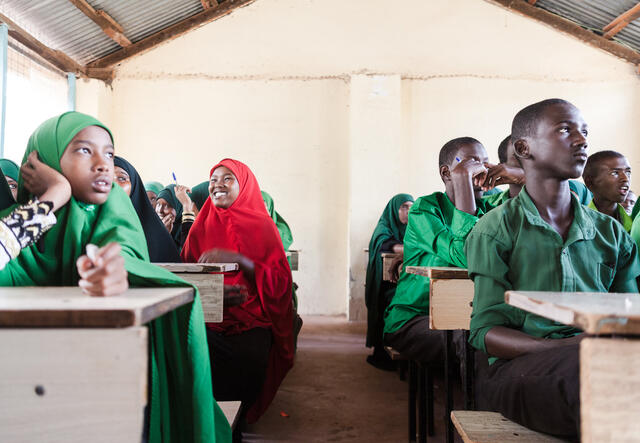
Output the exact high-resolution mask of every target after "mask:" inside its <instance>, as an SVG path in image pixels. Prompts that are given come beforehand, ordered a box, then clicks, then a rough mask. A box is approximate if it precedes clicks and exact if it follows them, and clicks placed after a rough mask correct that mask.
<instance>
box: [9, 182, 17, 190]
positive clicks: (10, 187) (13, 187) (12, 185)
mask: <svg viewBox="0 0 640 443" xmlns="http://www.w3.org/2000/svg"><path fill="white" fill-rule="evenodd" d="M9 189H18V186H17V185H16V184H14V183H11V184H10V185H9Z"/></svg>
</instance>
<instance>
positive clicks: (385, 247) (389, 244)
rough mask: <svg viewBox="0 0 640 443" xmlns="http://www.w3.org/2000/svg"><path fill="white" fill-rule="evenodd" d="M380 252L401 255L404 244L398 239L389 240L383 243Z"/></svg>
mask: <svg viewBox="0 0 640 443" xmlns="http://www.w3.org/2000/svg"><path fill="white" fill-rule="evenodd" d="M397 246H400V249H399V250H398V248H397ZM380 252H395V253H401V252H402V242H400V241H398V240H397V239H395V238H393V237H391V238H389V239H387V240H386V241H385V242H384V243H382V245H381V246H380Z"/></svg>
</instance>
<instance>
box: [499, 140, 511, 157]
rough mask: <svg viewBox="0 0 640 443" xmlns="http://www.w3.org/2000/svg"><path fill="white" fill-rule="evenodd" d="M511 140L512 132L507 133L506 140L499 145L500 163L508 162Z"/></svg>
mask: <svg viewBox="0 0 640 443" xmlns="http://www.w3.org/2000/svg"><path fill="white" fill-rule="evenodd" d="M510 141H511V134H509V135H507V136H506V137H505V138H504V140H502V141H501V142H500V145H498V160H500V163H506V162H507V160H509V154H508V153H507V148H509V142H510Z"/></svg>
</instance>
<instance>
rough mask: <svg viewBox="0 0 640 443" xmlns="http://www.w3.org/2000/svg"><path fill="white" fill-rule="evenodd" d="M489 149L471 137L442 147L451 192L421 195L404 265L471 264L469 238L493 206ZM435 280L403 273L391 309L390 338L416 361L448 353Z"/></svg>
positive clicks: (413, 215)
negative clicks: (434, 299) (434, 317)
mask: <svg viewBox="0 0 640 443" xmlns="http://www.w3.org/2000/svg"><path fill="white" fill-rule="evenodd" d="M487 161H488V158H487V152H486V151H485V149H484V146H482V144H481V143H480V142H479V141H478V140H476V139H474V138H471V137H461V138H456V139H454V140H451V141H449V142H447V143H446V144H445V145H444V146H443V147H442V149H441V150H440V156H439V169H440V177H441V178H442V181H443V182H444V185H445V192H435V193H433V194H431V195H428V196H424V197H420V198H418V200H416V202H415V204H414V205H413V206H412V207H411V210H410V211H409V223H408V225H407V230H406V233H405V236H404V266H405V267H406V266H458V267H466V266H467V260H466V257H465V255H464V251H463V248H464V242H465V240H466V238H467V235H468V234H469V232H470V231H471V228H473V226H474V225H475V224H476V222H477V221H478V218H479V217H480V216H482V215H483V214H484V213H485V212H486V211H487V210H488V209H489V208H490V207H489V206H488V204H487V203H486V202H485V201H484V199H482V198H481V197H482V192H483V190H482V188H481V186H480V185H481V184H482V183H483V182H484V180H485V176H486V173H487V170H486V168H485V166H484V164H485V163H486V162H487ZM428 280H429V279H427V278H425V277H423V276H420V275H414V274H408V273H406V272H402V273H401V275H400V278H399V279H398V286H397V288H396V294H395V296H394V297H393V300H392V301H391V303H390V304H389V307H388V308H387V310H386V313H385V326H384V341H385V343H387V344H388V345H390V346H392V347H393V348H394V349H396V350H397V351H399V352H401V353H402V354H405V355H406V356H407V357H409V358H410V359H415V360H420V361H427V362H429V361H436V360H441V359H442V357H443V352H444V350H443V331H435V330H430V329H429V281H428Z"/></svg>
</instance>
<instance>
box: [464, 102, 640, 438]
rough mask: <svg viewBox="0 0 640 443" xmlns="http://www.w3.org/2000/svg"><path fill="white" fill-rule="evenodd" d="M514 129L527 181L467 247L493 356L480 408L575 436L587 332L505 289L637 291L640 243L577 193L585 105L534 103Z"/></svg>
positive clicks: (481, 381) (483, 342) (477, 307)
mask: <svg viewBox="0 0 640 443" xmlns="http://www.w3.org/2000/svg"><path fill="white" fill-rule="evenodd" d="M511 134H512V140H513V141H514V147H515V152H516V155H517V156H518V158H519V159H520V161H521V163H522V167H523V169H524V172H525V176H526V182H527V184H526V186H525V187H524V188H523V189H522V191H521V192H520V193H519V194H518V196H517V197H515V198H512V199H510V200H509V201H507V202H506V203H504V204H503V205H501V206H499V207H497V208H496V209H494V210H492V211H491V212H490V213H489V214H487V215H486V216H484V217H483V218H482V219H480V221H479V222H478V223H477V224H476V225H475V227H474V228H473V231H472V232H471V234H470V235H469V237H468V238H467V243H466V246H465V252H466V256H467V262H468V269H469V275H470V277H471V278H472V279H473V281H474V283H475V297H474V300H473V313H472V315H471V336H470V342H471V344H472V345H473V346H474V347H475V348H477V349H479V350H481V351H484V352H486V353H487V354H488V355H489V356H490V357H491V358H490V363H491V365H490V366H489V367H488V369H487V370H486V371H485V372H486V374H478V378H477V386H478V390H479V393H478V397H479V398H478V402H479V404H478V407H479V409H490V410H493V411H498V412H500V413H502V414H503V415H504V416H505V417H507V418H509V419H511V420H513V421H516V422H518V423H520V424H523V425H525V426H528V427H530V428H532V429H535V430H538V431H542V432H547V433H550V434H556V435H562V436H575V435H577V434H578V433H579V422H580V417H579V406H580V395H579V391H580V390H579V382H580V377H579V372H578V371H579V361H578V343H579V341H580V340H581V338H582V335H581V331H580V330H579V329H576V328H574V327H571V326H566V325H563V324H560V323H557V322H554V321H552V320H548V319H545V318H542V317H540V316H537V315H534V314H531V313H528V312H526V311H523V310H520V309H518V308H515V307H513V306H509V305H507V304H506V303H505V302H504V293H505V291H507V290H526V291H588V292H592V291H595V292H607V291H610V292H637V291H638V285H637V283H636V277H638V275H640V261H639V260H638V252H637V251H638V248H637V246H636V245H635V244H634V243H633V241H632V240H631V238H630V237H629V235H627V233H626V232H624V229H623V228H622V226H621V225H620V224H619V223H617V222H616V221H615V220H613V219H612V218H611V217H608V216H606V215H604V214H600V213H598V212H596V211H592V210H590V209H587V208H585V207H583V206H582V205H581V204H579V202H578V200H577V198H576V197H574V196H572V193H571V192H570V190H569V183H568V179H570V178H576V177H579V176H580V174H581V173H582V169H583V167H584V165H585V163H586V161H587V125H586V123H585V122H584V120H583V118H582V115H581V114H580V111H579V110H578V109H577V108H575V107H574V106H573V105H572V104H570V103H569V102H567V101H565V100H560V99H551V100H545V101H542V102H539V103H535V104H533V105H530V106H527V107H526V108H524V109H523V110H521V111H520V112H518V114H517V115H516V116H515V118H514V120H513V126H512V132H511ZM485 363H486V360H485Z"/></svg>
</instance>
